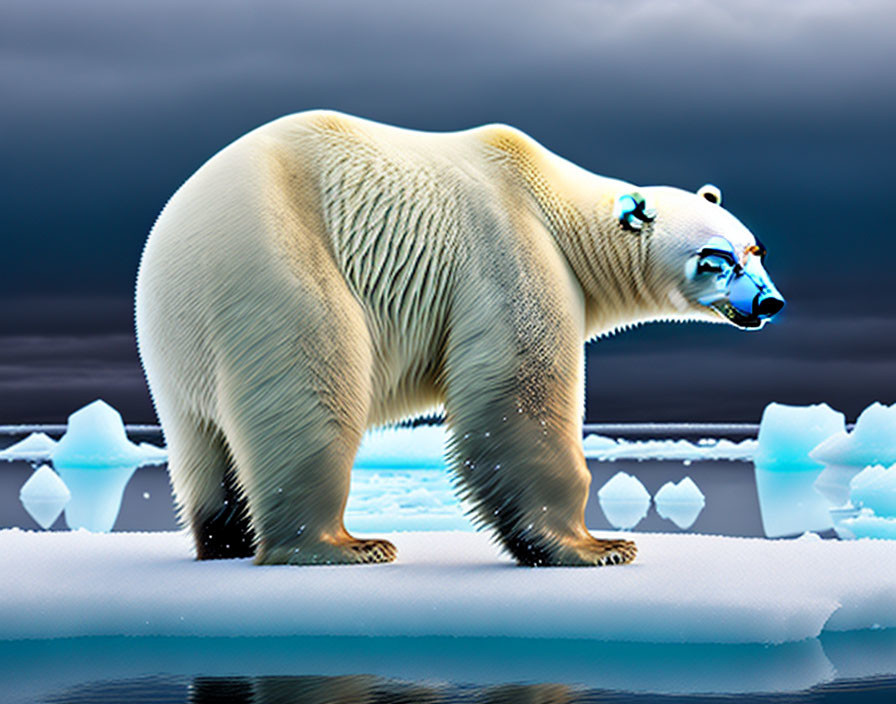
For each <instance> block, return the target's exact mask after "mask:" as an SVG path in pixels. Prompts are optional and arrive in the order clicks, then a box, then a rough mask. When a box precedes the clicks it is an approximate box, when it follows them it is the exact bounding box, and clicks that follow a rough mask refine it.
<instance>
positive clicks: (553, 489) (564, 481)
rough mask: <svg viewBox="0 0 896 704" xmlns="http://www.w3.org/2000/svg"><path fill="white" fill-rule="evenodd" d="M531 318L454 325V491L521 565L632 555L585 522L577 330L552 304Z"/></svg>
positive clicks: (449, 416)
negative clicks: (595, 533)
mask: <svg viewBox="0 0 896 704" xmlns="http://www.w3.org/2000/svg"><path fill="white" fill-rule="evenodd" d="M531 319H532V316H531V314H527V313H526V311H522V312H519V311H517V312H516V314H515V315H514V316H511V317H510V318H509V319H504V320H502V319H501V317H500V315H498V316H496V319H493V320H491V321H489V320H488V319H487V318H485V317H479V318H478V321H482V323H481V324H479V325H476V326H475V327H473V326H471V327H469V328H465V327H464V326H463V325H459V326H458V328H457V329H456V330H455V331H454V333H455V334H454V335H453V339H452V341H451V343H450V344H449V347H448V351H447V358H446V388H445V409H446V420H447V423H448V426H449V428H450V430H451V436H452V439H451V441H450V444H449V455H450V459H451V461H452V463H453V466H454V469H455V472H456V474H457V476H458V479H459V482H458V483H459V489H460V494H461V497H462V498H465V499H467V500H468V501H469V502H470V503H472V505H473V507H474V513H473V519H474V521H475V522H477V523H478V524H479V525H481V526H483V527H486V528H489V529H492V530H494V531H495V532H496V533H497V536H498V538H499V540H500V542H501V544H502V545H503V547H504V548H505V549H506V550H507V551H508V552H509V553H510V554H512V555H513V556H514V557H515V558H516V560H517V561H518V562H519V563H520V564H521V565H528V566H597V565H616V564H624V563H628V562H631V561H632V560H634V558H635V554H636V548H635V544H634V543H633V542H631V541H628V540H598V539H596V538H594V537H593V536H592V535H591V534H590V533H589V532H588V530H587V528H586V527H585V504H586V502H587V500H588V487H589V485H590V483H591V474H590V472H589V471H588V467H587V465H586V463H585V457H584V454H583V451H582V438H581V424H580V418H581V412H582V395H581V393H582V391H581V390H582V385H583V383H584V379H583V375H584V374H583V371H584V365H583V354H584V352H583V343H582V340H581V337H579V336H578V335H577V334H576V328H575V326H574V325H572V324H564V319H563V318H562V317H559V316H558V317H557V318H555V319H554V320H551V318H550V316H549V312H545V313H544V314H542V315H541V316H540V317H538V318H537V325H535V326H534V328H533V327H530V326H528V325H526V324H525V323H526V321H527V320H531ZM473 321H474V323H476V322H478V321H477V320H476V319H473Z"/></svg>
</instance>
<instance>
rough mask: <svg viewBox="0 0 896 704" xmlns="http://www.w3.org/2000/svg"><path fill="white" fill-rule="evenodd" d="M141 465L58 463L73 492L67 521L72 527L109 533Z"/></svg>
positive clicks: (66, 509) (63, 477)
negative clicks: (76, 465)
mask: <svg viewBox="0 0 896 704" xmlns="http://www.w3.org/2000/svg"><path fill="white" fill-rule="evenodd" d="M137 466H138V465H131V466H124V467H69V466H59V465H57V466H56V470H57V471H58V472H59V476H60V477H62V481H64V482H65V485H66V486H67V487H68V490H69V491H70V492H71V499H70V500H69V502H68V504H67V505H66V507H65V522H66V523H67V524H68V527H69V528H71V529H72V530H77V529H79V528H86V529H87V530H89V531H93V532H95V533H108V532H109V531H110V530H112V526H114V525H115V521H116V519H117V518H118V512H119V511H120V510H121V500H122V497H123V496H124V489H125V487H126V486H127V484H128V482H129V481H130V480H131V477H132V476H134V472H136V471H137Z"/></svg>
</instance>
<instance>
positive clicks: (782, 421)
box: [753, 403, 846, 471]
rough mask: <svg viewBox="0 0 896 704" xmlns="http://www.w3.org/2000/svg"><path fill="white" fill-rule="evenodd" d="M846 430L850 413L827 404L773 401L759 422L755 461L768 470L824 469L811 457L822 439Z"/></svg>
mask: <svg viewBox="0 0 896 704" xmlns="http://www.w3.org/2000/svg"><path fill="white" fill-rule="evenodd" d="M845 430H846V416H844V415H843V414H842V413H840V412H839V411H835V410H834V409H833V408H831V407H830V406H828V404H826V403H818V404H814V405H811V406H788V405H785V404H783V403H770V404H768V405H767V406H766V407H765V410H764V411H763V413H762V420H761V422H760V423H759V437H758V447H757V449H756V454H755V456H754V457H753V461H754V462H756V464H761V465H762V466H763V467H765V468H766V469H775V468H778V467H780V468H781V469H783V470H785V471H793V470H797V469H817V470H821V469H822V466H823V465H822V464H821V462H819V461H816V460H814V459H812V458H810V457H809V452H810V451H811V450H812V449H813V448H815V447H816V446H817V445H818V444H819V443H820V442H822V441H823V440H825V439H827V438H829V437H831V436H832V435H834V434H836V433H838V432H844V431H845Z"/></svg>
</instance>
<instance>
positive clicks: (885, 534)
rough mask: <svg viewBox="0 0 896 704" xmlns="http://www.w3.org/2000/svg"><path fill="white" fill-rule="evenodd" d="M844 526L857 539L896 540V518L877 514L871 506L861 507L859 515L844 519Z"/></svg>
mask: <svg viewBox="0 0 896 704" xmlns="http://www.w3.org/2000/svg"><path fill="white" fill-rule="evenodd" d="M842 526H843V528H845V529H846V530H847V531H849V533H850V534H851V536H852V537H854V538H857V539H858V538H878V539H883V540H896V518H887V517H885V516H876V515H875V514H874V511H872V510H871V509H869V508H863V509H860V510H859V512H858V515H857V516H854V517H853V518H846V519H844V520H843V521H842Z"/></svg>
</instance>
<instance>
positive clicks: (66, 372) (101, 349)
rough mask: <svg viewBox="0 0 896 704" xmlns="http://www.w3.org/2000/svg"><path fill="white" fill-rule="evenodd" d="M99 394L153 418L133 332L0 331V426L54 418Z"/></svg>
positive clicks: (125, 410)
mask: <svg viewBox="0 0 896 704" xmlns="http://www.w3.org/2000/svg"><path fill="white" fill-rule="evenodd" d="M100 397H101V398H103V399H105V400H106V401H108V402H109V403H111V404H112V405H113V406H115V407H116V408H117V409H119V411H120V412H121V413H122V415H123V416H124V417H125V418H126V419H127V420H128V421H131V420H133V419H138V418H139V419H143V420H145V421H146V422H155V418H154V415H153V411H152V405H151V403H150V401H149V396H148V393H147V390H146V383H145V381H144V378H143V372H142V370H141V369H140V365H139V363H138V361H137V350H136V348H135V345H134V338H133V335H129V334H96V335H81V336H78V337H73V336H70V335H65V334H62V335H40V336H38V335H0V424H18V423H31V422H60V421H62V420H64V419H65V417H66V416H67V415H68V414H69V413H71V412H72V411H75V410H77V409H78V408H80V407H81V406H83V405H85V404H87V403H90V402H91V401H93V400H95V399H96V398H100Z"/></svg>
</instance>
